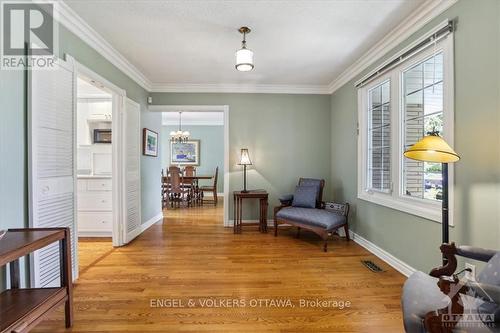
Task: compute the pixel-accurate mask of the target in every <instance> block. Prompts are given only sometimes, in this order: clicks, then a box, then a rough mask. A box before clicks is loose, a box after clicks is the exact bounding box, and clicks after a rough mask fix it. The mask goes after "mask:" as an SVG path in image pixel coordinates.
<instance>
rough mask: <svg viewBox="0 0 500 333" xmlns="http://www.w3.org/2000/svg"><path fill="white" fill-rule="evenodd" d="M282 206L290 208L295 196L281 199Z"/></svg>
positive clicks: (283, 196)
mask: <svg viewBox="0 0 500 333" xmlns="http://www.w3.org/2000/svg"><path fill="white" fill-rule="evenodd" d="M279 201H280V202H281V205H282V206H290V205H291V204H292V202H293V194H285V195H282V196H281V197H279Z"/></svg>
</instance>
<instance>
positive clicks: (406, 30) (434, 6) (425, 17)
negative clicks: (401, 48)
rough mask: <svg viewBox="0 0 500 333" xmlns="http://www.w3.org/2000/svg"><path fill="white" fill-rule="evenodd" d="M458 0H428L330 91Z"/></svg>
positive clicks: (372, 49) (349, 68) (331, 89)
mask: <svg viewBox="0 0 500 333" xmlns="http://www.w3.org/2000/svg"><path fill="white" fill-rule="evenodd" d="M457 1H458V0H439V1H436V0H427V1H426V2H424V3H423V4H422V5H421V6H420V7H419V8H417V9H416V10H415V12H414V13H412V14H411V15H410V16H408V17H406V18H405V19H404V20H403V22H401V23H400V24H398V25H397V26H396V28H394V29H393V30H391V32H389V33H388V34H387V35H386V36H385V37H384V38H382V39H381V40H380V41H378V42H377V43H376V44H375V45H374V46H372V47H371V48H370V49H369V50H368V51H367V52H366V53H365V54H363V55H362V56H361V57H360V58H359V59H358V60H356V61H355V62H354V63H353V64H352V65H351V66H349V67H348V68H347V69H346V70H345V71H343V72H342V74H340V75H339V76H338V77H337V78H335V80H333V81H332V82H331V83H330V84H329V86H328V92H329V93H330V94H333V93H334V92H335V91H336V90H337V89H339V88H341V87H342V86H343V85H344V84H346V83H347V82H349V81H350V80H352V79H354V78H355V77H356V76H357V75H359V74H361V72H362V71H364V70H365V69H366V68H368V67H369V66H370V65H373V64H374V63H375V62H376V61H378V60H380V58H382V57H383V56H384V55H386V54H387V53H388V52H389V51H391V50H392V49H394V48H395V47H397V46H398V45H399V44H401V43H402V42H403V41H405V40H406V39H408V38H409V37H410V36H411V35H412V34H414V33H415V32H417V31H418V30H419V29H421V28H422V27H423V26H424V25H426V24H427V23H429V22H430V21H431V20H432V19H434V18H435V17H437V16H438V15H439V14H441V13H442V12H444V11H445V10H446V9H448V8H450V7H451V6H453V5H454V4H455V3H456V2H457Z"/></svg>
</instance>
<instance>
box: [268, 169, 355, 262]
mask: <svg viewBox="0 0 500 333" xmlns="http://www.w3.org/2000/svg"><path fill="white" fill-rule="evenodd" d="M324 186H325V181H324V180H323V179H312V178H300V180H299V184H298V185H297V187H296V188H295V193H294V194H293V195H292V194H289V195H284V196H282V197H281V198H280V202H281V205H280V206H278V207H275V208H274V236H278V225H279V224H288V225H292V226H296V227H297V228H298V230H297V236H298V235H299V233H300V229H301V228H302V229H307V230H310V231H312V232H314V233H316V234H317V235H319V236H320V237H321V238H322V239H323V241H324V244H323V251H325V252H326V251H327V247H328V237H329V236H331V235H333V233H334V232H335V231H336V230H337V229H339V228H341V227H344V231H345V235H346V239H347V240H349V227H348V224H347V215H348V213H349V204H347V203H344V204H338V203H328V204H326V205H325V203H324V202H323V201H322V198H323V188H324Z"/></svg>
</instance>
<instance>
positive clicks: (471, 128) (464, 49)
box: [331, 0, 500, 271]
mask: <svg viewBox="0 0 500 333" xmlns="http://www.w3.org/2000/svg"><path fill="white" fill-rule="evenodd" d="M446 18H449V19H453V18H456V19H457V29H456V32H455V146H454V147H455V150H456V151H457V152H458V153H459V154H460V155H461V157H462V159H461V160H460V161H459V162H458V163H456V164H455V226H454V227H453V228H451V231H450V239H451V240H452V241H456V242H457V243H459V244H469V245H475V246H482V247H486V248H500V230H499V228H500V214H499V206H500V189H499V188H500V185H499V183H500V176H499V173H500V149H499V145H500V131H499V128H500V101H499V96H500V66H499V61H500V60H499V59H500V1H497V0H481V1H467V0H461V1H459V2H458V3H457V4H455V5H454V6H452V7H451V8H450V9H448V10H447V11H446V12H445V13H443V14H442V15H440V16H439V17H437V18H436V19H434V20H433V21H432V22H430V23H429V24H427V25H426V26H425V27H424V28H423V29H421V30H420V31H419V32H418V33H416V34H415V35H414V36H412V37H411V38H410V39H409V40H408V41H406V42H405V43H403V44H402V45H400V46H399V47H398V48H397V50H399V49H401V48H402V47H404V46H405V45H407V44H408V43H410V42H411V41H412V40H415V39H416V38H417V37H419V36H421V35H422V34H423V33H425V32H426V31H428V30H430V29H431V28H432V27H433V26H435V25H437V24H439V23H440V22H442V21H443V20H445V19H446ZM397 50H393V51H391V52H390V53H389V54H392V53H395V52H396V51H397ZM383 60H384V59H381V60H380V61H379V62H378V63H380V62H382V61H383ZM374 66H376V65H374ZM374 66H372V68H373V67H374ZM369 70H370V69H367V70H366V71H365V73H363V74H361V75H359V76H358V77H357V78H355V79H354V80H352V81H351V82H349V83H347V84H345V85H344V86H343V87H342V88H340V89H339V90H337V91H336V92H335V93H334V94H333V95H332V97H331V114H332V117H331V121H332V123H331V133H332V154H331V156H332V175H331V177H332V184H333V192H334V196H335V197H337V198H341V199H343V200H346V201H348V202H350V203H351V204H352V206H353V214H352V219H351V228H352V229H353V230H354V231H355V232H356V233H358V234H359V235H361V236H362V237H364V238H366V239H368V240H369V241H371V242H373V243H374V244H376V245H378V246H379V247H381V248H383V249H384V250H386V251H388V252H389V253H391V254H393V255H394V256H396V257H397V258H399V259H401V260H403V261H404V262H406V263H408V264H409V265H411V266H413V267H414V268H417V269H421V270H424V271H428V270H429V269H430V268H432V267H435V266H436V264H438V263H439V261H440V259H439V258H440V255H439V250H438V247H439V244H440V240H441V224H439V223H436V222H432V221H429V220H426V219H423V218H419V217H416V216H413V215H409V214H406V213H403V212H400V211H397V210H393V209H390V208H386V207H383V206H380V205H376V204H373V203H370V202H366V201H363V200H359V199H357V141H356V123H357V91H356V88H355V87H354V82H355V81H356V80H358V79H359V78H360V77H361V76H363V75H364V74H366V72H368V71H369Z"/></svg>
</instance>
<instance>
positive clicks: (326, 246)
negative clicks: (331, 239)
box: [323, 238, 328, 252]
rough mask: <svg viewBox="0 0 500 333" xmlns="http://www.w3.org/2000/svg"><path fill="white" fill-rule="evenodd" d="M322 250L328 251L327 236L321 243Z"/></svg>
mask: <svg viewBox="0 0 500 333" xmlns="http://www.w3.org/2000/svg"><path fill="white" fill-rule="evenodd" d="M323 252H328V238H326V239H325V243H324V244H323Z"/></svg>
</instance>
